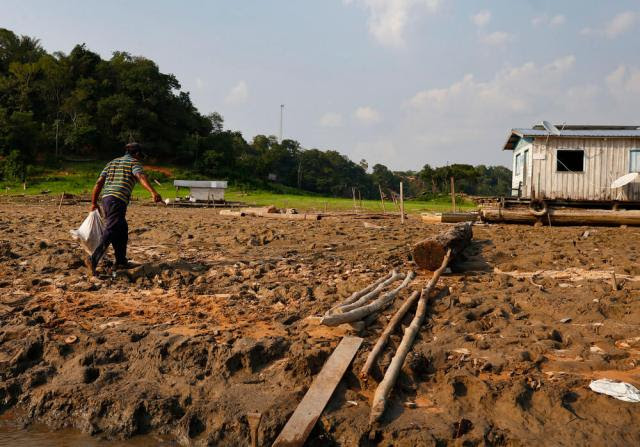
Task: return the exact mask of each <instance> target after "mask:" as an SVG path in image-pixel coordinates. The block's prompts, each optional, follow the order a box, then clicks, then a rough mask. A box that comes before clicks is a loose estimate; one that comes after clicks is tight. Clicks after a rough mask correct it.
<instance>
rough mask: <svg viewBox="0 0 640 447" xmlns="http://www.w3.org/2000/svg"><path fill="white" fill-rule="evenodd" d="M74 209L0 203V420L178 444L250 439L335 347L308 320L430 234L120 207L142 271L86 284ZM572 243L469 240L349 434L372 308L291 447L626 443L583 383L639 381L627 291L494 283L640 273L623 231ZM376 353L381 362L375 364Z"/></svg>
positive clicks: (614, 413) (606, 402)
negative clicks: (257, 416) (11, 412)
mask: <svg viewBox="0 0 640 447" xmlns="http://www.w3.org/2000/svg"><path fill="white" fill-rule="evenodd" d="M85 212H86V210H85V209H84V208H81V207H74V206H65V207H63V208H62V211H61V212H59V211H58V208H57V207H56V206H48V205H43V206H37V205H29V206H26V205H20V204H2V205H0V412H1V411H6V410H7V409H10V408H17V409H19V410H24V412H25V420H27V421H38V422H44V423H46V424H48V425H50V426H51V427H54V428H63V427H75V428H79V429H80V430H82V431H84V432H87V433H91V434H95V435H98V436H103V437H107V438H126V437H130V436H133V435H135V434H140V433H158V434H163V435H170V436H173V437H175V438H176V439H178V440H179V441H180V442H182V443H184V444H193V445H247V444H248V442H249V441H248V440H249V431H248V426H247V420H246V414H247V413H248V412H251V411H260V412H262V413H263V415H264V416H263V420H262V424H261V426H260V439H261V441H262V442H263V444H264V445H269V444H270V442H271V441H273V439H275V437H276V435H277V434H278V432H279V430H280V429H281V428H282V427H283V425H284V423H285V422H286V420H287V418H288V417H289V416H290V414H291V413H292V412H293V410H294V409H295V407H296V405H297V403H298V402H299V401H300V399H301V397H302V396H303V394H304V392H305V390H306V388H307V387H308V386H309V384H310V383H311V380H312V377H313V376H314V375H315V374H316V373H317V372H318V371H319V370H320V368H321V367H322V365H323V362H324V361H325V359H326V358H327V357H328V355H329V354H330V353H331V351H332V349H333V348H334V347H335V346H336V345H337V343H338V341H339V340H340V338H341V336H342V335H343V334H344V331H343V330H342V329H327V328H324V327H318V326H317V323H316V322H315V320H314V319H313V318H308V317H312V316H314V315H320V314H322V313H323V312H324V311H326V310H327V309H329V308H330V307H331V306H332V305H334V304H335V303H336V302H338V301H340V300H342V299H344V297H345V296H347V295H348V294H349V293H351V292H352V291H354V290H356V289H358V288H361V287H363V286H364V285H366V284H368V283H370V282H372V281H373V280H374V279H376V278H378V277H379V276H380V275H383V274H385V273H387V272H388V271H389V270H390V269H391V268H393V267H396V268H399V269H403V270H407V269H408V268H410V259H409V258H408V246H409V244H411V243H412V242H415V241H417V240H419V239H420V238H422V237H426V236H428V235H430V234H432V233H434V232H436V231H439V230H440V229H441V228H440V227H439V226H437V225H425V224H422V223H420V222H419V221H418V220H417V219H415V218H414V219H409V221H408V224H407V225H405V226H404V227H401V226H400V224H399V222H396V221H394V220H390V219H385V220H378V221H376V222H375V223H376V224H377V225H382V226H384V227H385V228H384V229H371V228H365V227H364V226H363V221H362V220H359V219H355V218H352V217H350V218H345V219H342V220H341V219H325V220H322V221H319V222H311V221H301V222H295V221H294V222H288V221H272V220H270V221H267V220H262V219H259V218H243V219H236V218H224V217H220V216H217V215H216V214H215V213H214V212H213V210H207V209H200V210H189V209H167V208H152V207H141V206H133V207H132V208H131V209H130V210H129V214H130V216H129V223H130V229H131V234H130V255H131V257H132V258H133V260H135V261H137V262H141V263H142V264H143V265H142V267H140V268H138V269H136V270H134V271H132V272H130V273H129V274H128V275H127V274H122V273H119V274H117V275H113V274H111V272H110V271H109V269H108V268H107V269H104V268H103V270H102V275H101V277H100V278H97V279H89V278H87V276H86V275H85V271H84V269H83V267H82V263H81V261H80V258H79V256H78V255H79V250H78V248H77V244H76V243H75V242H74V241H72V240H71V239H70V237H69V229H71V228H73V227H75V226H77V225H78V224H79V223H80V222H81V221H82V219H83V218H84V215H85ZM584 230H585V228H577V227H568V228H555V227H554V228H548V227H545V228H532V227H521V226H499V225H494V226H477V227H475V228H474V243H473V246H472V247H471V248H470V249H469V250H468V256H469V261H468V263H467V265H466V267H465V268H464V269H463V271H462V273H453V274H449V275H445V276H444V277H443V279H442V280H441V284H442V285H443V286H445V287H449V288H450V292H451V293H450V295H449V296H447V297H445V298H443V299H441V300H439V301H436V302H435V303H434V305H433V306H432V307H431V308H430V309H429V320H428V324H427V325H426V327H425V328H424V329H423V330H422V332H421V333H420V335H419V337H418V341H417V344H416V345H415V347H414V349H413V351H412V353H411V354H410V356H409V358H408V360H407V362H406V364H405V368H404V370H403V374H402V375H401V376H400V380H399V382H398V384H397V386H396V389H395V393H394V395H393V398H392V402H393V405H392V406H391V408H390V410H389V411H388V412H387V414H386V415H385V417H384V421H383V424H382V425H381V426H380V427H377V428H376V430H374V431H372V432H369V430H368V427H367V421H368V416H369V402H370V398H371V396H372V393H373V390H374V389H375V386H376V381H375V380H370V381H369V383H363V382H360V380H359V379H358V378H357V371H359V369H360V368H361V366H362V364H363V362H364V361H365V359H366V355H367V352H368V350H369V349H370V347H371V346H372V344H373V343H375V340H376V338H377V335H378V334H379V333H380V331H381V330H382V328H383V326H384V323H385V322H386V321H387V315H383V316H381V317H380V319H379V322H378V323H376V324H374V325H373V326H371V327H369V328H368V329H366V330H365V331H364V333H363V334H362V335H363V336H364V337H365V344H364V345H363V348H361V350H360V351H359V353H358V355H357V357H356V359H355V361H354V364H353V366H352V368H351V370H350V371H349V372H348V373H347V375H346V376H345V380H343V381H342V383H341V385H340V386H339V387H338V389H337V391H336V393H335V394H334V396H333V397H332V399H331V401H330V402H329V405H328V406H327V408H326V410H325V412H324V413H323V415H322V417H321V419H320V421H319V423H318V424H317V425H316V427H315V429H314V431H313V432H312V434H311V437H310V441H309V444H310V445H332V444H338V445H407V446H413V445H431V444H433V445H529V444H536V445H602V444H607V445H634V444H636V445H637V444H639V443H640V429H637V428H636V424H635V422H636V421H637V420H638V417H640V406H638V405H634V404H631V403H625V402H621V401H617V400H614V399H612V398H608V397H606V396H602V395H597V394H595V393H593V392H592V391H590V390H589V389H588V388H587V387H586V385H587V384H588V383H589V380H590V379H591V378H596V377H610V378H617V379H621V380H625V381H628V382H630V383H633V384H635V385H636V386H639V387H640V364H639V362H640V334H639V330H638V329H639V328H640V303H639V300H638V297H639V293H638V292H639V290H640V283H638V282H634V281H630V280H627V281H626V282H624V284H622V288H621V290H617V291H613V290H612V287H611V284H610V281H609V280H603V279H584V280H579V279H578V280H575V278H573V279H572V280H565V279H562V276H560V277H559V278H557V277H535V276H534V278H533V280H532V279H529V278H513V277H510V276H507V275H504V274H501V273H499V271H502V272H513V271H516V270H517V271H519V272H536V271H540V270H549V271H561V270H564V269H567V268H574V269H581V270H580V271H582V270H605V271H606V270H612V269H613V270H615V271H616V273H617V274H619V275H621V276H622V275H629V276H635V275H640V264H639V263H638V259H637V256H638V243H637V241H638V237H639V236H640V230H639V229H632V228H627V229H620V228H597V229H594V228H592V229H589V235H588V237H586V238H583V237H582V235H583V233H584ZM495 268H497V269H499V271H497V270H496V271H494V269H495ZM576 271H577V270H576ZM426 280H428V276H427V277H425V276H420V277H419V278H418V281H417V282H416V283H415V285H414V288H415V287H419V286H420V284H421V283H423V282H424V281H426ZM410 292H411V290H407V291H405V292H403V294H402V296H401V299H398V300H397V302H396V304H395V308H397V307H398V306H399V305H400V303H401V300H403V299H404V298H406V297H407V296H408V295H409V293H410ZM391 312H392V309H390V310H389V311H388V313H387V314H390V313H391ZM566 318H571V320H570V321H568V322H566V323H562V322H561V320H562V321H565V320H563V319H566ZM408 320H410V316H408V318H407V321H408ZM70 336H74V337H76V341H75V342H73V343H68V342H66V341H65V340H67V339H68V337H70ZM399 339H400V334H396V335H395V336H393V337H392V345H394V346H395V345H396V344H397V343H398V341H399ZM390 358H391V353H390V351H389V349H387V352H386V353H385V355H384V356H383V357H382V359H381V364H382V365H383V367H384V366H386V365H387V364H388V363H389V361H390ZM374 378H378V379H379V378H380V372H379V371H375V374H374Z"/></svg>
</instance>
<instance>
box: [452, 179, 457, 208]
mask: <svg viewBox="0 0 640 447" xmlns="http://www.w3.org/2000/svg"><path fill="white" fill-rule="evenodd" d="M451 206H452V208H453V210H452V211H453V212H454V213H455V212H456V187H455V181H454V179H453V176H452V177H451Z"/></svg>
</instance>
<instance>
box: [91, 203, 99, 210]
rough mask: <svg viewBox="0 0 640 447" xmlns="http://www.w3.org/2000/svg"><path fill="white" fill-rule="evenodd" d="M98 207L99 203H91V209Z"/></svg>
mask: <svg viewBox="0 0 640 447" xmlns="http://www.w3.org/2000/svg"><path fill="white" fill-rule="evenodd" d="M97 209H98V204H97V203H92V204H91V211H95V210H97Z"/></svg>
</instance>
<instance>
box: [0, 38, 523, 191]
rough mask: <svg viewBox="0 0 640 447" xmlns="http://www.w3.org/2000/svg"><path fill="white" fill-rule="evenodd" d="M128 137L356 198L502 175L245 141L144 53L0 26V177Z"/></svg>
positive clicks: (89, 153) (177, 156)
mask: <svg viewBox="0 0 640 447" xmlns="http://www.w3.org/2000/svg"><path fill="white" fill-rule="evenodd" d="M132 140H136V141H139V142H141V143H143V144H144V145H145V146H146V147H147V148H148V149H149V152H150V153H151V154H152V158H153V161H155V162H158V163H163V164H168V163H170V164H175V165H178V166H182V167H185V168H188V169H190V170H191V172H193V173H194V175H200V176H206V177H211V178H216V179H228V180H230V181H232V182H239V183H251V182H254V183H255V182H258V183H260V184H261V185H267V184H269V183H279V184H282V185H286V186H291V187H296V188H299V189H303V190H306V191H310V192H316V193H323V194H330V195H333V196H350V195H351V194H352V191H354V189H357V191H358V192H359V194H361V195H362V197H375V196H377V194H379V189H380V188H381V189H382V190H383V191H385V194H390V193H392V192H393V191H397V189H398V184H399V182H400V181H404V182H405V184H406V185H407V194H408V195H409V196H432V195H438V194H441V193H445V192H447V191H449V178H450V177H452V176H453V177H454V178H455V181H456V189H457V190H458V191H461V192H465V193H467V194H474V195H500V194H506V193H507V192H508V190H509V188H510V182H511V172H510V171H509V170H508V169H507V168H504V167H501V166H492V167H486V166H483V165H480V166H475V167H474V166H471V165H465V164H454V165H450V166H443V167H437V168H432V167H431V166H429V165H425V166H424V167H423V168H422V169H421V170H420V171H415V172H414V171H410V172H392V171H391V170H390V169H388V168H387V167H386V166H384V165H381V164H376V165H374V166H372V167H371V170H370V172H369V166H368V165H367V162H366V161H365V160H361V161H360V162H359V163H355V162H353V161H352V160H350V159H349V158H348V157H346V156H345V155H342V154H340V153H339V152H337V151H335V150H320V149H306V148H303V147H302V145H301V144H300V143H299V142H297V141H294V140H289V139H285V140H283V141H278V139H277V138H276V137H273V136H266V135H257V136H255V137H254V138H253V139H252V140H251V141H250V142H249V141H247V140H246V139H245V138H244V137H243V135H242V134H241V133H240V132H238V131H233V130H229V129H225V128H224V120H223V117H222V115H220V114H219V113H217V112H213V113H210V114H207V115H203V114H201V113H200V112H199V111H198V110H197V109H196V108H195V107H194V105H193V103H192V101H191V98H190V97H189V93H187V92H184V91H181V86H180V83H179V82H178V80H177V79H176V78H175V76H173V75H171V74H164V73H161V72H160V70H159V69H158V66H157V65H156V64H155V63H154V62H153V61H151V60H149V59H146V58H144V57H139V56H132V55H130V54H128V53H126V52H115V53H113V55H112V57H111V59H109V60H104V59H102V58H101V57H100V55H98V54H96V53H94V52H92V51H90V50H89V49H87V48H86V46H85V45H77V46H76V47H75V48H73V50H71V52H70V53H69V54H64V53H61V52H55V53H53V54H49V53H47V52H46V51H45V50H44V49H43V48H42V46H41V45H40V43H39V41H38V40H37V39H34V38H32V37H28V36H19V35H16V34H15V33H13V32H12V31H10V30H7V29H2V28H0V178H4V179H7V180H16V181H21V180H24V179H25V177H26V176H27V175H28V172H29V166H30V165H34V164H43V165H45V164H46V165H55V164H56V163H59V162H60V161H61V160H65V159H66V160H68V159H82V158H84V159H87V158H97V159H105V160H106V159H108V158H109V157H112V156H114V155H116V154H119V153H121V151H122V147H123V145H124V144H125V143H126V142H128V141H132Z"/></svg>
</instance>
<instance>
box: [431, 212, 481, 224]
mask: <svg viewBox="0 0 640 447" xmlns="http://www.w3.org/2000/svg"><path fill="white" fill-rule="evenodd" d="M420 218H421V219H422V221H423V222H426V223H435V224H437V223H459V222H475V221H476V220H478V213H476V212H471V213H437V214H433V213H422V214H421V215H420Z"/></svg>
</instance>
